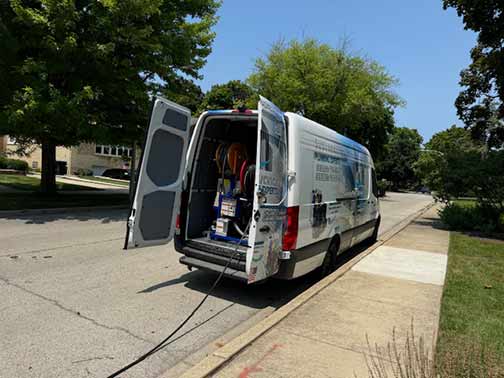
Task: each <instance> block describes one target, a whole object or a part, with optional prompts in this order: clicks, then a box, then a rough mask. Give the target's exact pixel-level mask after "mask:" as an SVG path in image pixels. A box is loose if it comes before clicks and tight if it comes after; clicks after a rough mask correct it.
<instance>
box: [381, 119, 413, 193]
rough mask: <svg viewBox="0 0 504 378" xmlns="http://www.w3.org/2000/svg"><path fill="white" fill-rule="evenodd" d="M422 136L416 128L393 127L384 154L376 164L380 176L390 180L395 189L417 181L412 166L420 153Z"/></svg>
mask: <svg viewBox="0 0 504 378" xmlns="http://www.w3.org/2000/svg"><path fill="white" fill-rule="evenodd" d="M421 144H422V137H421V136H420V134H419V133H418V131H417V130H416V129H409V128H407V127H396V128H394V130H393V132H392V134H391V136H390V139H389V141H388V143H387V144H386V145H385V156H384V158H383V159H382V160H381V161H379V162H378V163H377V164H376V169H377V174H378V175H379V176H380V178H384V179H387V180H388V181H390V182H392V184H393V187H394V188H395V189H398V188H405V187H408V186H411V185H413V184H415V183H416V182H417V178H416V175H415V172H414V170H413V166H414V164H415V162H416V161H417V160H418V157H419V155H420V146H421Z"/></svg>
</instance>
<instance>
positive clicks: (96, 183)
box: [62, 176, 129, 189]
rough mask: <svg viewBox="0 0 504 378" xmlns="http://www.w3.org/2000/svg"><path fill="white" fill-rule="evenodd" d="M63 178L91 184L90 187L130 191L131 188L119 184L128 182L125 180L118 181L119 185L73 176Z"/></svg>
mask: <svg viewBox="0 0 504 378" xmlns="http://www.w3.org/2000/svg"><path fill="white" fill-rule="evenodd" d="M62 178H63V179H65V180H70V181H75V182H80V183H85V184H89V185H99V186H109V187H110V186H112V187H114V188H121V189H128V188H129V185H122V184H119V182H127V181H123V180H119V181H117V183H114V182H103V181H95V180H88V179H85V178H81V177H72V176H63V177H62ZM107 179H110V180H116V179H113V178H109V177H107Z"/></svg>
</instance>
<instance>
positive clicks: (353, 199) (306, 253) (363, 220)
mask: <svg viewBox="0 0 504 378" xmlns="http://www.w3.org/2000/svg"><path fill="white" fill-rule="evenodd" d="M286 116H287V118H288V139H289V171H291V172H296V175H295V177H292V178H291V179H290V181H289V197H288V206H299V224H298V238H297V245H296V250H295V251H292V253H291V256H292V257H291V259H292V260H293V261H291V262H290V263H284V264H283V265H286V266H287V265H289V266H290V267H289V268H288V269H287V270H286V268H285V267H283V269H282V270H281V274H280V275H281V276H284V277H285V278H292V277H288V276H289V274H292V275H293V276H294V277H296V276H299V275H302V274H305V273H307V272H309V271H311V270H313V269H314V268H316V267H318V266H320V265H321V264H322V261H323V258H324V255H325V251H326V250H327V248H328V246H329V242H330V241H331V240H332V238H333V237H334V236H335V235H339V237H340V242H341V244H340V250H344V249H346V248H349V247H350V246H351V245H352V244H356V243H357V242H358V241H360V240H363V239H365V238H366V237H369V236H370V235H371V233H372V230H373V227H374V222H373V221H374V220H375V219H376V218H377V217H378V214H379V213H378V201H377V199H376V198H374V196H373V194H372V190H371V169H372V168H373V161H372V159H371V156H370V154H369V152H368V151H367V149H366V148H365V147H363V146H361V145H360V144H358V143H356V142H354V141H352V140H350V139H348V138H346V137H344V136H342V135H340V134H338V133H337V132H335V131H333V130H330V129H328V128H326V127H324V126H322V125H319V124H318V123H316V122H313V121H311V120H308V119H306V118H304V117H301V116H299V115H297V114H293V113H286ZM372 204H373V205H372ZM365 224H368V226H369V227H368V228H366V227H364V228H365V230H364V228H363V227H360V226H363V225H365ZM355 230H358V232H355ZM294 266H295V267H294Z"/></svg>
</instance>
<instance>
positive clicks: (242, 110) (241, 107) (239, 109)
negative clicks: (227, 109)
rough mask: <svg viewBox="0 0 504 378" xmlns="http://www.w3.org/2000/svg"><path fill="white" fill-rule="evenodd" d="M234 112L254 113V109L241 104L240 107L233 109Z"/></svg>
mask: <svg viewBox="0 0 504 378" xmlns="http://www.w3.org/2000/svg"><path fill="white" fill-rule="evenodd" d="M233 113H245V114H252V110H250V109H247V108H246V107H245V106H239V107H238V108H236V109H233Z"/></svg>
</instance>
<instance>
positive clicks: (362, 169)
mask: <svg viewBox="0 0 504 378" xmlns="http://www.w3.org/2000/svg"><path fill="white" fill-rule="evenodd" d="M355 168H356V173H355V189H356V190H357V196H358V198H359V199H361V200H366V199H368V198H369V180H370V177H369V176H370V172H369V167H367V166H366V165H364V164H361V163H355Z"/></svg>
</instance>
